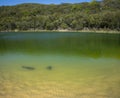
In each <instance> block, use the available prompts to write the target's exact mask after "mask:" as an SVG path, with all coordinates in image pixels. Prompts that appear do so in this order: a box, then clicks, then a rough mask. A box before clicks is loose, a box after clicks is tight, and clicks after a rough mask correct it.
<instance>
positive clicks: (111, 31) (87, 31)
mask: <svg viewBox="0 0 120 98" xmlns="http://www.w3.org/2000/svg"><path fill="white" fill-rule="evenodd" d="M4 32H16V33H17V32H38V33H42V32H65V33H66V32H78V33H82V32H86V33H111V34H120V31H117V30H10V31H0V33H4Z"/></svg>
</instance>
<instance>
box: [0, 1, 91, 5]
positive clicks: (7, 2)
mask: <svg viewBox="0 0 120 98" xmlns="http://www.w3.org/2000/svg"><path fill="white" fill-rule="evenodd" d="M90 1H91V0H0V6H3V5H16V4H21V3H41V4H61V3H80V2H90Z"/></svg>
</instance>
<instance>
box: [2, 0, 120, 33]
mask: <svg viewBox="0 0 120 98" xmlns="http://www.w3.org/2000/svg"><path fill="white" fill-rule="evenodd" d="M61 29H62V30H63V29H65V30H66V29H67V30H82V29H96V30H99V29H110V30H120V0H103V1H99V2H98V1H96V0H93V1H92V2H89V3H88V2H83V3H76V4H69V3H62V4H59V5H54V4H50V5H45V4H33V3H29V4H19V5H15V6H0V31H11V30H61Z"/></svg>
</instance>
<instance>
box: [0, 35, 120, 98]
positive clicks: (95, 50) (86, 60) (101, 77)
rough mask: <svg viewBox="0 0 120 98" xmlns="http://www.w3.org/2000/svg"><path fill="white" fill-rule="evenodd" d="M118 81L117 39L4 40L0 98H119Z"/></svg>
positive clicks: (41, 37) (39, 37) (24, 37)
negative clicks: (49, 67)
mask: <svg viewBox="0 0 120 98" xmlns="http://www.w3.org/2000/svg"><path fill="white" fill-rule="evenodd" d="M23 66H27V67H32V68H35V69H34V70H30V69H26V68H23ZM48 66H51V67H52V69H48ZM119 76H120V35H118V34H94V33H1V34H0V98H21V97H23V98H119V97H120V78H119Z"/></svg>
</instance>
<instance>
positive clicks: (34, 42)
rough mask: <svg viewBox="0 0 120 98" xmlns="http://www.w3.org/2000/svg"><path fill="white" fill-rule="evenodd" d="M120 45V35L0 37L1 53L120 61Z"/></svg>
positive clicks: (61, 34)
mask: <svg viewBox="0 0 120 98" xmlns="http://www.w3.org/2000/svg"><path fill="white" fill-rule="evenodd" d="M119 42H120V39H119V35H118V34H94V33H57V34H56V33H35V34H33V33H30V34H27V33H24V34H20V33H17V34H13V35H2V36H1V37H0V51H1V52H2V53H4V52H7V51H11V52H22V53H29V54H38V55H39V54H41V53H51V54H56V53H57V54H63V55H68V54H69V55H77V56H81V55H83V56H90V57H94V58H97V57H101V56H103V57H104V56H105V57H116V58H120V56H119V55H118V54H120V51H119V50H120V44H119Z"/></svg>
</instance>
